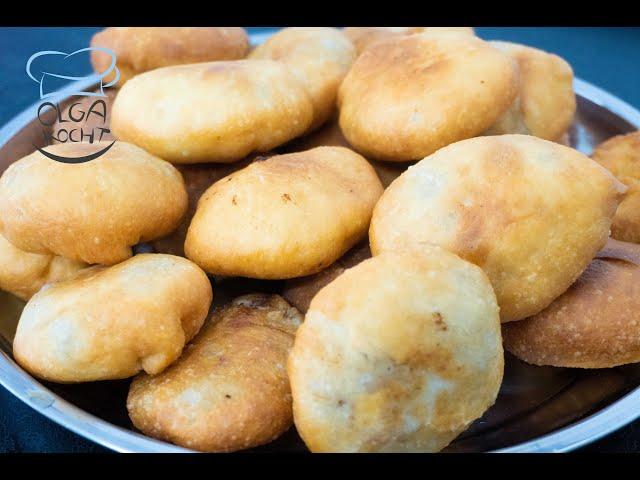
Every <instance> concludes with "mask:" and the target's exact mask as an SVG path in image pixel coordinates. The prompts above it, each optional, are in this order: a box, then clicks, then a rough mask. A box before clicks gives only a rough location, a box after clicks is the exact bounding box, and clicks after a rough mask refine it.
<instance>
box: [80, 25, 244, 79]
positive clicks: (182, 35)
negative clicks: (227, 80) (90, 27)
mask: <svg viewBox="0 0 640 480" xmlns="http://www.w3.org/2000/svg"><path fill="white" fill-rule="evenodd" d="M91 46H92V47H105V48H108V49H110V50H111V51H113V53H115V55H116V59H117V60H116V65H117V66H118V68H119V69H120V80H119V81H118V83H117V86H118V87H121V86H123V85H124V84H125V83H126V82H127V81H128V80H130V79H131V78H132V77H134V76H135V75H138V74H140V73H143V72H146V71H148V70H155V69H156V68H161V67H168V66H171V65H182V64H187V63H200V62H212V61H214V60H237V59H240V58H244V57H246V56H247V53H249V37H248V35H247V32H246V31H245V30H244V28H241V27H109V28H106V29H104V30H102V31H100V32H98V33H96V34H95V35H94V36H93V38H92V39H91ZM111 60H112V59H111V56H110V55H108V54H106V53H103V52H100V51H98V50H93V51H92V52H91V64H92V65H93V69H94V70H95V71H96V72H104V71H105V70H106V69H107V68H109V65H110V64H111ZM113 75H114V74H111V75H108V76H107V77H106V78H105V79H104V81H105V82H110V81H111V80H113V78H114V77H113Z"/></svg>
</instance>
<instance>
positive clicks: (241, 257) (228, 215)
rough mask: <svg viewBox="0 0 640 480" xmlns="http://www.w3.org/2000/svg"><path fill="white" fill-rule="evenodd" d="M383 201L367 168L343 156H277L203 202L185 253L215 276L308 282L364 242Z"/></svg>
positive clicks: (320, 151)
mask: <svg viewBox="0 0 640 480" xmlns="http://www.w3.org/2000/svg"><path fill="white" fill-rule="evenodd" d="M381 194H382V185H381V184H380V180H379V179H378V177H377V176H376V173H375V171H374V170H373V168H372V167H371V165H369V163H368V162H367V161H366V160H365V159H364V158H363V157H361V156H360V155H358V154H357V153H355V152H353V151H351V150H348V149H346V148H341V147H319V148H314V149H312V150H307V151H305V152H298V153H291V154H286V155H277V156H274V157H271V158H268V159H267V160H264V161H261V162H255V163H253V164H251V165H249V166H248V167H246V168H244V169H242V170H240V171H238V172H236V173H233V174H232V175H230V176H228V177H226V178H223V179H222V180H219V181H218V182H216V183H215V184H214V185H213V186H212V187H211V188H209V189H208V190H207V191H206V192H205V193H204V195H202V197H201V198H200V201H199V203H198V208H197V210H196V214H195V215H194V217H193V220H192V221H191V225H190V226H189V230H188V232H187V239H186V241H185V253H186V254H187V257H189V258H190V259H192V260H193V261H194V262H196V263H197V264H198V265H200V266H201V267H202V268H203V269H204V270H206V271H207V272H209V273H211V274H214V275H222V276H242V277H250V278H260V279H272V280H273V279H286V278H294V277H300V276H304V275H311V274H313V273H317V272H319V271H321V270H323V269H324V268H326V267H328V266H329V265H331V264H332V263H333V262H334V261H335V260H337V259H338V258H340V256H342V255H343V254H344V253H345V252H346V251H347V250H349V249H350V248H351V247H352V246H354V245H355V244H356V243H358V242H359V241H360V240H362V239H363V238H364V237H365V236H366V232H367V228H368V225H369V220H370V219H371V212H372V211H373V207H374V205H375V203H376V201H377V200H378V198H379V197H380V195H381Z"/></svg>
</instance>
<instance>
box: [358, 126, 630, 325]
mask: <svg viewBox="0 0 640 480" xmlns="http://www.w3.org/2000/svg"><path fill="white" fill-rule="evenodd" d="M624 191H625V187H624V185H622V184H621V183H620V182H618V181H617V180H616V179H615V177H614V176H613V175H611V174H610V173H609V172H608V171H607V170H606V169H604V168H603V167H601V166H600V165H598V164H597V163H596V162H594V161H592V160H591V159H590V158H588V157H586V156H585V155H583V154H581V153H579V152H578V151H576V150H573V149H571V148H568V147H564V146H562V145H559V144H556V143H552V142H549V141H546V140H541V139H539V138H536V137H531V136H526V135H501V136H492V137H478V138H473V139H470V140H464V141H461V142H458V143H455V144H453V145H450V146H448V147H446V148H443V149H442V150H439V151H438V152H436V153H435V154H433V155H431V156H429V157H427V158H425V159H424V160H422V161H421V162H419V163H417V164H416V165H415V166H413V167H411V168H409V170H407V171H406V172H405V173H404V174H402V175H401V176H400V177H399V178H398V179H397V180H396V181H395V182H393V184H392V185H391V186H390V187H389V188H387V190H386V191H385V193H384V195H383V196H382V198H381V199H380V201H379V202H378V204H377V205H376V208H375V211H374V214H373V219H372V221H371V228H370V230H369V240H370V242H371V251H372V253H373V254H374V255H377V254H379V253H381V252H383V251H389V250H402V249H404V248H407V247H415V246H421V245H426V244H435V245H439V246H441V247H443V248H445V249H447V250H449V251H451V252H453V253H456V254H457V255H460V256H461V257H462V258H464V259H465V260H468V261H470V262H472V263H475V264H476V265H479V266H480V267H482V269H483V270H484V271H485V272H486V274H487V276H488V277H489V279H491V282H492V284H493V288H494V289H495V291H496V295H497V297H498V304H499V305H500V314H501V317H502V321H503V322H508V321H512V320H521V319H523V318H526V317H529V316H531V315H534V314H536V313H538V312H540V311H541V310H542V309H544V308H545V307H547V306H548V305H549V304H550V303H551V302H552V301H553V300H554V299H555V298H557V297H558V296H559V295H561V294H562V293H563V292H564V291H565V290H566V289H567V288H569V286H570V285H571V284H572V283H573V282H574V281H575V280H576V279H577V278H578V277H579V276H580V274H581V273H582V272H583V270H584V269H585V268H586V267H587V265H588V264H589V262H590V261H591V260H592V259H593V257H594V256H595V254H596V253H597V252H598V251H599V250H600V249H601V248H602V247H603V246H604V244H605V242H606V241H607V238H608V236H609V228H610V226H611V219H612V218H613V214H614V213H615V210H616V208H617V206H618V203H619V202H620V200H621V199H622V195H623V193H624Z"/></svg>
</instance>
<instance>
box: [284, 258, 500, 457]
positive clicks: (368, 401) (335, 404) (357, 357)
mask: <svg viewBox="0 0 640 480" xmlns="http://www.w3.org/2000/svg"><path fill="white" fill-rule="evenodd" d="M503 364H504V358H503V352H502V340H501V336H500V319H499V316H498V305H497V304H496V297H495V295H494V293H493V290H492V289H491V285H490V283H489V280H488V279H487V277H486V276H485V275H484V273H483V272H482V270H481V269H479V268H478V267H476V266H475V265H472V264H470V263H468V262H465V261H463V260H461V259H460V258H459V257H457V256H455V255H453V254H451V253H448V252H446V251H444V250H442V249H440V248H437V247H427V248H425V249H423V250H422V252H420V253H416V252H403V253H396V252H387V253H383V254H381V255H379V256H377V257H374V258H372V259H369V260H365V261H364V262H362V263H360V264H359V265H357V266H355V267H353V268H351V269H349V270H347V271H345V272H344V273H343V274H342V275H340V276H339V277H338V278H337V279H335V280H334V281H333V282H331V283H330V284H329V285H327V286H326V287H324V288H323V289H322V290H320V292H319V293H318V294H317V295H316V296H315V298H314V299H313V301H312V302H311V307H310V308H309V311H308V312H307V315H306V316H305V321H304V323H303V324H302V325H301V326H300V328H299V329H298V333H297V334H296V340H295V343H294V346H293V349H292V351H291V354H290V356H289V362H288V372H289V378H290V380H291V390H292V394H293V414H294V420H295V424H296V428H297V430H298V432H299V433H300V435H301V436H302V438H303V439H304V441H305V443H306V444H307V446H308V447H309V448H310V449H311V451H313V452H436V451H439V450H441V449H442V448H444V447H445V446H446V445H447V444H449V443H450V442H451V441H452V440H453V439H454V438H455V437H456V436H457V435H458V434H460V433H461V432H462V431H464V430H465V429H466V428H467V427H468V426H469V424H470V423H471V422H472V421H474V420H475V419H476V418H478V417H480V416H481V415H482V414H483V413H484V412H485V410H487V408H489V407H490V406H491V405H492V404H493V403H494V401H495V399H496V396H497V394H498V390H499V388H500V383H501V381H502V372H503Z"/></svg>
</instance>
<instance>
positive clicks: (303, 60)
mask: <svg viewBox="0 0 640 480" xmlns="http://www.w3.org/2000/svg"><path fill="white" fill-rule="evenodd" d="M249 58H257V59H268V60H277V61H280V62H283V63H284V64H285V65H286V66H287V67H288V68H289V69H290V70H291V72H293V74H294V75H295V76H296V78H298V80H300V82H301V83H302V84H303V85H304V86H305V88H306V89H307V91H308V92H309V95H310V96H311V100H312V101H313V122H312V124H311V126H310V129H311V130H313V129H315V128H317V127H319V126H320V125H322V124H323V123H324V122H326V121H327V120H328V119H329V117H330V116H331V114H332V113H333V112H334V110H335V107H336V97H337V94H338V87H339V86H340V83H342V80H343V79H344V77H345V75H346V74H347V72H348V71H349V68H351V64H352V63H353V61H354V60H355V59H356V49H355V47H354V46H353V45H352V44H351V42H350V41H349V39H348V38H347V37H346V36H345V35H344V34H343V33H342V32H341V31H340V30H338V29H337V28H330V27H290V28H285V29H283V30H280V31H279V32H277V33H276V34H275V35H273V36H271V37H269V39H267V40H266V41H265V42H264V43H263V44H261V45H258V46H257V47H256V49H255V50H254V51H252V52H251V54H250V55H249Z"/></svg>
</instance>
